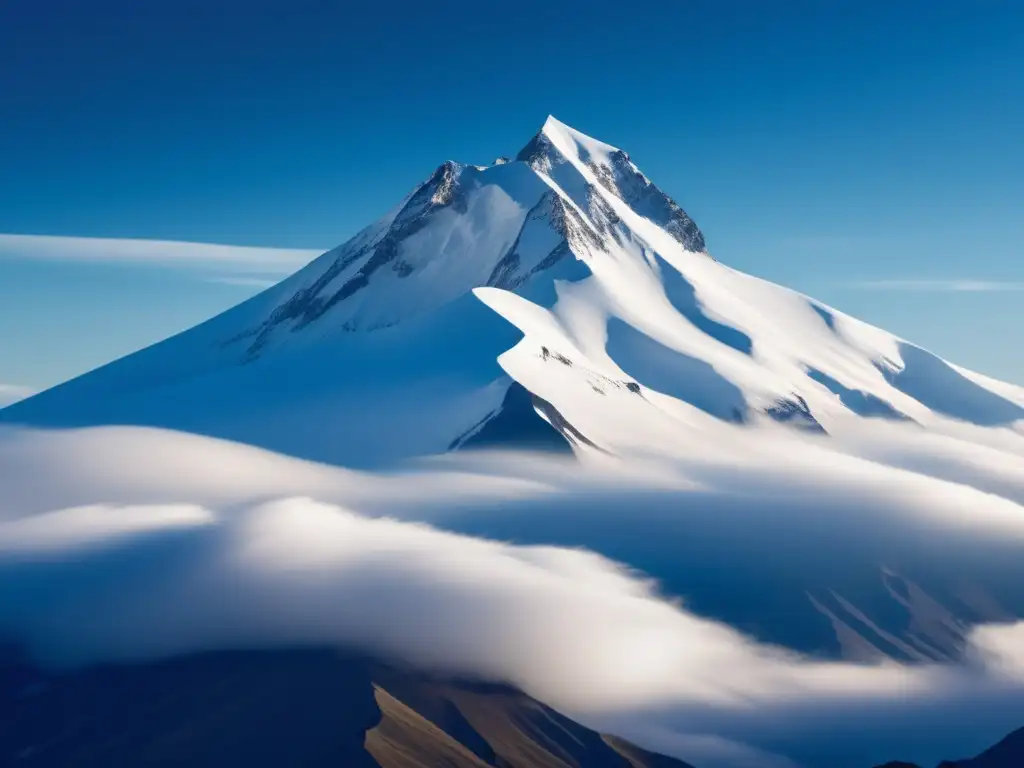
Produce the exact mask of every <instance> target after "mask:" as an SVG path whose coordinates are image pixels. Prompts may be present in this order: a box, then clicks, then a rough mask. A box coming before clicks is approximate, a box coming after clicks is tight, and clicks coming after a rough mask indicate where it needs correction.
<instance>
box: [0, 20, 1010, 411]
mask: <svg viewBox="0 0 1024 768" xmlns="http://www.w3.org/2000/svg"><path fill="white" fill-rule="evenodd" d="M367 5H370V6H372V7H366V6H367ZM1022 93H1024V5H1022V4H1020V3H1019V2H1015V1H1011V0H978V1H977V2H972V3H966V2H959V1H958V2H943V1H942V0H901V2H891V0H885V1H884V2H882V1H876V0H870V1H864V0H862V1H861V2H842V1H840V0H836V1H835V2H832V1H831V0H829V1H826V0H787V1H786V2H764V1H763V0H743V1H740V0H634V1H633V2H630V3H628V4H623V3H604V2H596V1H595V0H591V2H581V1H579V0H562V1H561V2H551V1H550V0H548V1H547V2H538V1H537V0H517V1H516V2H493V3H483V2H467V1H465V0H454V1H452V2H440V3H422V2H417V3H411V2H392V3H375V4H364V3H355V2H325V1H323V0H318V1H317V2H312V1H311V0H290V2H287V3H284V2H280V1H279V0H278V1H277V2H273V3H270V2H261V0H247V1H246V2H241V1H238V0H204V1H203V2H199V1H198V0H176V1H175V2H170V1H169V0H153V2H147V3H139V2H136V1H135V0H92V2H89V3H81V2H77V0H10V1H9V2H6V3H3V4H2V5H0V94H2V98H0V159H2V160H0V233H8V234H32V235H59V236H65V237H102V238H115V239H121V238H142V239H155V240H185V241H195V242H209V243H224V244H237V245H245V246H266V247H279V248H287V249H293V250H291V251H289V252H288V253H286V254H285V257H282V259H280V260H278V261H272V260H271V261H261V260H259V259H257V260H256V261H255V263H254V265H253V266H251V267H246V266H239V265H238V264H237V263H235V262H233V261H232V260H231V259H225V257H224V255H223V253H221V254H220V255H217V254H214V255H213V256H210V257H209V258H206V257H203V258H198V257H197V258H184V257H180V256H181V254H180V252H179V253H178V255H177V256H176V255H175V254H174V253H172V254H170V255H168V254H164V255H160V254H159V253H158V254H156V255H154V254H153V253H152V252H151V251H147V253H146V254H143V255H140V256H138V257H137V258H134V257H133V258H129V257H125V258H116V257H109V256H103V255H102V254H100V255H97V253H96V251H95V249H89V248H86V249H85V252H84V253H83V252H81V249H78V248H76V247H73V245H74V244H73V243H72V242H71V241H63V242H64V244H65V245H66V246H67V248H66V254H65V256H63V257H62V256H61V254H60V253H59V252H58V253H54V252H53V249H52V248H51V249H50V251H49V252H47V253H43V254H42V255H40V253H39V249H38V248H33V247H28V246H25V247H22V246H21V245H19V242H18V241H14V240H10V239H8V240H7V242H6V244H5V242H4V241H3V239H2V238H0V382H3V383H4V384H14V385H20V386H26V387H30V388H40V387H45V386H48V385H51V384H54V383H56V382H57V381H60V380H62V379H64V378H67V377H69V376H72V375H74V374H76V373H79V372H82V371H83V370H85V369H87V368H90V367H93V366H96V365H99V364H101V363H103V362H105V361H107V360H108V359H110V358H112V357H115V356H118V355H120V354H124V353H126V352H129V351H131V350H132V349H134V348H137V347H139V346H141V345H144V344H146V343H149V342H152V341H156V340H158V339H159V338H161V337H163V336H166V335H168V334H169V333H172V332H175V331H178V330H181V329H183V328H185V327H187V326H189V325H191V324H193V323H195V322H198V321H200V320H203V319H205V318H206V317H207V316H209V315H210V314H213V313H215V312H217V311H219V310H221V309H224V308H227V307H228V306H230V305H231V304H234V303H236V302H237V301H240V300H242V299H244V298H246V297H247V296H248V295H250V294H251V293H252V292H254V291H255V290H257V289H258V285H260V284H263V283H264V282H266V281H267V280H270V279H273V278H275V277H278V276H281V275H283V274H284V273H286V272H287V271H288V269H289V268H290V267H289V266H288V265H289V264H290V263H291V261H289V259H293V260H296V261H297V262H298V261H301V258H302V252H303V250H302V249H312V250H315V249H325V248H328V247H330V246H333V245H335V244H337V243H339V242H341V241H343V240H345V239H346V238H347V237H348V236H349V235H351V234H352V233H353V232H354V231H356V230H357V229H358V228H360V227H361V226H362V225H364V224H366V223H368V222H369V221H370V220H372V219H374V218H376V217H378V216H379V215H381V214H382V213H383V212H385V211H386V210H387V209H388V208H390V207H391V206H392V205H393V204H394V203H395V202H396V201H397V200H398V199H400V198H401V197H402V196H403V195H404V194H405V193H406V192H407V191H408V190H409V189H410V187H411V186H412V185H413V184H415V183H416V182H417V181H419V180H421V179H422V178H423V177H425V176H426V175H427V174H428V173H429V172H430V171H431V170H432V169H433V168H434V167H436V166H437V165H438V164H439V163H440V162H441V161H442V160H445V159H448V158H451V159H458V160H462V161H467V162H488V161H490V160H491V159H493V158H494V157H495V156H498V155H503V154H506V155H507V154H512V153H514V152H515V151H517V150H518V148H519V147H520V146H521V145H523V144H525V143H526V141H527V140H528V139H529V138H530V136H531V135H532V134H533V133H534V132H535V131H536V130H537V129H538V128H539V127H540V125H541V123H542V122H543V121H544V118H545V117H546V116H547V114H548V113H553V114H555V115H556V116H557V117H558V118H559V119H561V120H563V121H564V122H567V123H569V124H570V125H573V126H574V127H576V128H578V129H580V130H582V131H584V132H586V133H589V134H592V135H594V136H597V137H599V138H601V139H603V140H605V141H608V142H610V143H613V144H615V145H617V146H621V147H623V148H624V149H626V150H627V151H629V153H630V154H631V156H632V157H633V159H634V160H635V161H636V162H637V164H638V165H639V166H640V167H641V168H642V169H643V170H644V171H645V173H647V175H648V176H650V177H651V178H653V179H654V180H655V182H657V183H658V184H659V185H660V186H662V187H663V188H665V189H666V190H667V191H668V192H669V193H670V194H672V195H673V196H674V197H675V198H676V199H677V200H678V201H679V202H680V203H681V204H682V205H683V206H684V207H685V208H686V209H687V210H688V211H689V212H690V213H691V215H692V216H693V217H694V218H695V219H696V220H697V222H698V223H699V224H700V226H701V227H702V229H703V230H704V232H705V234H706V237H707V240H708V243H709V247H710V249H711V250H712V252H713V253H714V254H715V255H716V256H717V257H718V258H719V259H720V260H722V261H725V262H727V263H729V264H731V265H733V266H735V267H737V268H739V269H742V270H744V271H749V272H753V273H755V274H758V275H761V276H764V277H767V278H769V279H772V280H775V281H778V282H781V283H784V284H787V285H790V286H792V287H794V288H797V289H799V290H802V291H804V292H806V293H809V294H811V295H814V296H816V297H817V298H820V299H822V300H824V301H826V302H828V303H831V304H834V305H836V306H838V307H839V308H841V309H844V310H846V311H848V312H851V313H852V314H855V315H858V316H860V317H863V318H865V319H867V320H869V321H871V322H874V323H876V324H879V325H882V326H883V327H886V328H888V329H889V330H892V331H893V332H895V333H898V334H900V335H902V336H905V337H907V338H910V339H911V340H913V341H915V342H917V343H920V344H922V345H924V346H926V347H929V348H930V349H932V350H934V351H936V352H938V353H939V354H942V355H944V356H946V357H948V358H950V359H952V360H954V361H956V362H958V363H961V364H963V365H967V366H969V367H973V368H976V369H979V370H981V371H984V372H986V373H989V374H991V375H995V376H998V377H1001V378H1005V379H1008V380H1013V381H1017V382H1024V355H1022V354H1021V353H1020V351H1019V343H1018V340H1017V339H1016V338H1015V337H1016V336H1017V335H1018V331H1017V329H1019V328H1021V327H1024V216H1022V215H1021V209H1022V205H1024V143H1022V141H1021V136H1022V135H1024V99H1022V98H1021V94H1022ZM294 249H298V250H294ZM43 250H44V251H46V249H45V248H44V249H43ZM113 250H114V251H117V250H118V248H117V247H116V246H115V247H113ZM197 253H199V252H197ZM179 257H180V258H179ZM0 396H2V393H0Z"/></svg>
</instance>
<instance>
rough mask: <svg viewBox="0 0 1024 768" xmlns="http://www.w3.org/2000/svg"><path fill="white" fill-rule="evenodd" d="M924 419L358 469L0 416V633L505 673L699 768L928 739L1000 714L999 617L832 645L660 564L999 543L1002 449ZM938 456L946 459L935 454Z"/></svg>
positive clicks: (1004, 538) (1001, 727) (1006, 488)
mask: <svg viewBox="0 0 1024 768" xmlns="http://www.w3.org/2000/svg"><path fill="white" fill-rule="evenodd" d="M781 434H782V433H780V435H781ZM924 434H925V433H921V432H920V431H919V430H914V429H913V428H909V427H899V426H897V425H894V426H893V428H892V430H891V431H890V432H888V433H886V434H884V435H883V436H882V437H879V438H877V440H872V439H870V438H869V437H868V436H864V437H863V438H862V439H861V440H860V442H856V441H853V440H851V441H849V442H847V443H843V444H842V445H841V446H837V447H836V448H823V447H822V445H823V443H822V442H820V441H813V440H804V439H800V438H795V437H794V438H792V439H791V442H789V443H785V444H783V443H779V442H776V443H774V444H773V446H772V449H771V450H768V448H767V446H765V447H764V449H763V454H759V453H757V452H755V451H747V452H746V453H745V454H744V453H738V454H735V455H732V456H731V457H730V462H729V463H726V462H724V461H722V462H719V461H717V460H716V458H715V457H714V456H713V455H712V456H711V457H710V458H709V457H708V456H707V452H706V451H699V450H697V448H696V447H694V449H693V452H692V456H691V457H689V458H678V459H674V460H673V461H672V462H662V463H649V464H629V465H625V464H619V463H615V462H612V461H608V462H606V463H602V464H599V465H597V466H587V465H583V466H579V467H577V468H576V469H575V470H570V469H569V468H568V467H567V466H565V465H563V464H561V463H558V462H553V461H552V460H551V459H548V458H544V459H538V458H536V457H530V456H514V455H508V454H499V453H486V454H480V455H467V456H461V457H460V456H455V457H448V458H445V459H438V460H432V461H426V462H418V463H415V464H411V465H407V466H404V467H401V468H397V469H395V470H394V471H392V472H390V473H359V472H352V471H348V470H340V469H336V468H332V467H326V466H322V465H316V464H311V463H307V462H302V461H298V460H295V459H289V458H286V457H282V456H277V455H274V454H270V453H267V452H264V451H259V450H256V449H252V448H249V447H245V446H240V445H235V444H231V443H226V442H222V441H216V440H209V439H206V438H200V437H196V436H192V435H183V434H176V433H170V432H164V431H160V430H148V429H147V430H143V429H128V428H101V429H87V430H77V431H68V432H60V431H53V432H33V431H22V430H6V431H3V432H0V484H2V485H3V487H4V488H5V493H4V494H3V496H2V498H0V635H3V636H6V637H8V638H13V639H16V640H17V641H19V642H21V643H24V644H25V645H26V646H27V647H28V648H30V649H31V651H32V652H33V653H34V654H35V655H36V656H37V658H39V659H40V660H42V661H44V662H47V663H51V664H57V665H67V664H83V663H92V662H95V661H102V660H124V659H141V658H151V657H158V656H164V655H169V654H178V653H187V652H190V651H195V650H201V649H213V648H239V647H274V646H292V645H323V644H345V645H354V646H357V647H359V648H364V649H368V650H370V651H371V652H375V653H382V654H387V655H394V656H398V657H400V658H403V659H407V660H409V661H412V662H415V663H418V664H422V665H426V666H433V667H438V668H441V669H446V670H452V671H457V672H462V673H470V674H475V675H482V676H485V677H489V678H496V679H502V680H507V681H510V682H512V683H514V684H516V685H518V686H520V687H522V688H523V689H525V690H526V691H528V692H529V693H531V694H533V695H535V696H537V697H538V698H540V699H542V700H544V701H546V702H548V703H550V704H552V705H554V706H556V707H558V708H560V709H562V710H564V711H566V712H567V713H568V714H571V715H573V716H575V717H577V718H579V719H581V720H583V721H584V722H586V723H588V724H591V725H594V726H596V727H600V728H603V729H605V730H611V731H612V732H617V733H620V734H621V735H623V736H625V737H627V738H633V739H635V740H637V741H638V742H640V743H642V744H644V745H646V746H650V747H653V748H656V749H660V750H666V751H670V752H673V753H675V754H678V755H680V756H681V757H683V758H685V759H688V760H690V761H691V762H695V763H696V764H697V765H699V766H702V768H709V767H710V766H716V765H719V766H741V765H759V766H763V765H774V766H779V767H780V768H781V766H787V768H791V766H793V765H798V766H805V768H813V766H819V765H820V766H824V765H828V766H847V765H849V766H860V768H865V767H866V766H870V765H872V764H875V762H881V761H882V759H883V758H885V759H891V758H894V757H899V758H903V759H915V760H920V761H922V763H925V764H927V763H928V762H930V761H932V760H933V758H934V759H937V757H938V756H946V757H948V756H950V755H958V754H971V753H975V752H977V751H979V750H980V748H981V747H983V746H987V745H988V744H990V743H992V742H994V741H995V740H996V739H997V738H998V737H1000V736H1002V735H1003V734H1004V733H1005V732H1007V731H1009V730H1010V729H1011V728H1013V727H1015V726H1019V725H1020V724H1021V723H1019V722H1016V721H1015V720H1014V718H1015V717H1019V715H1017V714H1015V713H1019V712H1020V711H1024V710H1022V709H1021V705H1022V704H1024V626H1022V625H1020V624H1016V623H1014V622H1012V621H1008V622H1007V623H1002V624H992V623H989V624H986V625H983V626H980V627H977V628H975V629H973V630H972V629H970V628H965V631H964V642H965V647H964V661H963V662H961V663H958V664H950V663H937V662H934V661H928V660H925V661H923V662H922V663H918V664H914V665H902V664H897V663H894V662H892V661H886V660H884V659H876V660H874V661H871V662H864V663H851V662H849V661H841V660H836V659H828V658H823V657H821V656H814V655H810V654H808V653H798V652H795V651H793V650H788V649H784V648H782V647H781V646H780V645H778V644H773V643H768V642H765V641H763V640H759V639H756V638H755V637H754V636H753V635H751V634H749V633H742V632H740V631H737V630H736V629H734V628H732V627H730V626H728V625H727V624H726V623H725V622H724V621H722V620H718V619H715V618H711V617H710V616H709V615H708V614H707V613H706V612H702V611H701V610H699V607H698V605H697V604H696V603H691V601H690V600H689V597H688V596H689V594H690V593H691V592H692V593H693V594H695V595H696V594H699V592H700V589H699V581H700V579H701V578H703V579H704V581H707V577H708V574H709V571H708V569H707V567H706V564H705V563H700V562H697V563H696V565H697V566H698V567H697V568H695V569H693V570H687V569H686V568H685V567H684V568H682V570H678V569H677V565H679V564H680V563H681V564H682V565H683V566H685V565H686V564H687V561H689V560H691V558H697V557H699V553H700V551H701V550H707V557H708V558H709V562H714V563H715V564H716V565H715V566H714V567H717V568H718V569H719V570H718V571H716V572H711V574H712V575H713V576H714V578H715V579H717V580H719V581H722V582H728V581H730V580H738V581H739V582H740V583H741V585H742V589H743V590H751V589H754V588H755V586H756V584H757V583H758V582H762V581H768V582H770V583H771V586H772V590H773V593H774V591H775V590H776V588H777V586H778V585H777V584H776V583H775V582H774V581H773V579H776V578H779V577H778V576H777V572H778V570H779V569H780V568H783V569H784V568H785V567H786V564H788V567H789V568H790V569H791V570H795V571H796V572H798V571H799V567H802V566H803V565H804V564H806V565H808V566H809V567H812V568H818V567H820V564H819V563H817V562H815V561H816V560H820V561H821V562H825V563H831V562H834V561H841V560H844V559H845V560H848V561H850V562H851V563H853V564H854V565H856V564H859V563H862V562H863V563H877V562H879V561H881V560H882V559H883V558H884V559H886V560H889V561H892V560H896V561H899V560H900V559H901V558H902V557H903V556H904V555H906V554H907V553H913V552H920V553H921V556H922V558H923V559H927V560H935V559H937V558H936V557H935V553H936V552H941V553H942V555H941V558H939V561H940V564H941V566H942V568H943V569H946V570H948V571H949V572H950V573H952V574H953V575H956V576H957V577H959V576H961V575H965V574H968V575H969V574H971V573H973V572H974V571H977V573H978V574H981V575H984V569H983V567H982V565H979V563H978V562H976V561H979V560H980V561H988V562H991V563H992V564H993V565H994V567H996V568H997V570H998V569H999V568H1000V567H1001V562H1002V561H1003V560H1005V561H1007V562H1012V561H1014V560H1016V561H1019V560H1020V559H1021V558H1020V554H1021V550H1022V549H1024V508H1022V507H1021V506H1020V503H1019V502H1018V500H1015V498H1014V497H1016V499H1020V498H1021V495H1019V494H1021V491H1022V490H1024V480H1022V478H1024V474H1021V473H1019V472H1018V471H1017V470H1019V467H1020V465H1019V464H1015V463H1014V462H1019V461H1021V460H1022V459H1021V458H1020V457H1017V458H1015V457H1016V456H1017V454H1015V453H1013V452H1010V451H996V449H994V448H993V449H992V450H993V454H992V455H990V456H988V457H986V460H984V461H979V462H976V463H974V464H972V463H970V462H967V461H966V460H965V457H967V456H968V455H969V454H968V453H967V452H965V451H964V450H960V449H957V448H956V445H955V441H953V444H950V443H948V442H941V441H939V442H934V441H930V440H929V439H928V438H927V437H917V436H918V435H924ZM778 439H779V440H784V439H789V438H784V437H779V438H778ZM947 439H948V440H951V441H952V440H953V438H947ZM766 440H767V438H766ZM758 442H759V441H748V443H750V444H756V443H758ZM961 448H962V446H961ZM883 449H885V450H888V451H889V453H888V454H887V455H886V456H883V455H882V453H883ZM997 454H998V456H1000V457H1002V462H1003V463H1002V465H1000V464H999V463H998V462H996V463H993V462H992V461H990V459H992V458H994V456H995V455H997ZM779 455H783V456H785V461H783V460H782V459H779V458H774V457H776V456H779ZM602 461H604V460H603V459H602ZM901 464H903V465H911V464H913V465H916V466H917V468H918V470H920V471H913V470H910V469H907V468H906V467H905V466H900V465H901ZM950 465H955V466H957V467H959V469H960V472H961V476H960V477H959V479H958V481H957V482H950V481H948V480H940V479H938V478H936V477H935V476H934V475H938V474H948V469H949V466H950ZM787 467H788V469H787ZM993 489H998V492H997V490H993ZM299 494H301V496H300V495H299ZM310 497H316V498H310ZM516 526H522V527H521V528H517V527H516ZM522 531H531V532H532V533H531V536H532V537H534V538H535V539H536V541H533V542H532V543H531V542H530V541H529V540H528V537H526V536H521V535H518V533H517V532H522ZM602 532H603V533H602ZM471 534H472V535H471ZM510 542H517V543H510ZM631 547H635V549H631ZM606 550H607V551H606ZM644 552H647V553H648V554H651V555H653V559H650V560H647V561H644V558H643V553H644ZM634 553H635V554H636V556H635V557H634ZM612 554H614V555H615V556H611V555H612ZM618 555H623V556H622V557H619V556H618ZM805 560H806V563H805V562H804V561H805ZM658 562H661V563H662V565H660V566H659V565H658ZM665 563H669V564H671V565H665ZM638 566H640V567H642V568H643V572H641V571H638V570H634V568H635V567H638ZM979 568H982V570H978V569H979ZM702 574H703V576H702ZM1005 574H1006V575H1005V579H1006V581H1007V587H1008V591H1009V592H1010V593H1014V592H1019V586H1017V585H1019V583H1021V582H1020V581H1019V580H1018V578H1017V577H1018V574H1017V573H1016V572H1014V571H1012V570H1008V571H1006V572H1005ZM651 575H654V576H657V577H658V581H654V580H652V578H650V576H651ZM840 576H843V574H841V573H838V572H836V573H833V574H831V576H830V577H835V578H839V577H840ZM737 594H741V593H737ZM908 594H909V595H910V598H908V599H912V598H913V591H912V590H911V592H909V593H908ZM801 599H803V598H802V597H801ZM697 602H700V601H697ZM805 602H806V601H805ZM917 619H918V620H920V621H926V620H928V619H929V617H928V616H927V615H926V614H924V613H918V614H917ZM872 760H873V761H875V762H872Z"/></svg>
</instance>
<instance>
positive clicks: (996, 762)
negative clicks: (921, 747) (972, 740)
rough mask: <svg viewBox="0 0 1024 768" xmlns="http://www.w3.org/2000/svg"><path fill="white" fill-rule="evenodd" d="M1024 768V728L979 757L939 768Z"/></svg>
mask: <svg viewBox="0 0 1024 768" xmlns="http://www.w3.org/2000/svg"><path fill="white" fill-rule="evenodd" d="M1022 767H1024V728H1019V729H1018V730H1016V731H1014V732H1013V733H1011V734H1010V735H1009V736H1007V737H1006V738H1005V739H1003V740H1002V741H1000V742H999V743H998V744H996V745H995V746H994V747H991V748H989V749H986V750H985V751H984V752H982V753H981V754H980V755H978V756H977V757H970V758H966V759H964V760H946V761H944V762H942V763H941V764H940V765H939V766H938V768H1022ZM880 768H921V766H918V765H915V764H914V763H902V762H893V763H886V764H885V765H884V766H880Z"/></svg>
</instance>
